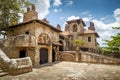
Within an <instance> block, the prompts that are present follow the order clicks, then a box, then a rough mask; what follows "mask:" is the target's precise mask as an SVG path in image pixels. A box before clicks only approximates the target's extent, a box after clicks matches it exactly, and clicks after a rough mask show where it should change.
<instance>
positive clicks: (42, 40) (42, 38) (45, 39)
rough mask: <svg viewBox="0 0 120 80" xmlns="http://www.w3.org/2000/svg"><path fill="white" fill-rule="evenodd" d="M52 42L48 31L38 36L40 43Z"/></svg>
mask: <svg viewBox="0 0 120 80" xmlns="http://www.w3.org/2000/svg"><path fill="white" fill-rule="evenodd" d="M50 43H51V40H50V37H49V36H48V35H47V34H46V33H41V34H40V35H39V37H38V44H47V45H49V44H50Z"/></svg>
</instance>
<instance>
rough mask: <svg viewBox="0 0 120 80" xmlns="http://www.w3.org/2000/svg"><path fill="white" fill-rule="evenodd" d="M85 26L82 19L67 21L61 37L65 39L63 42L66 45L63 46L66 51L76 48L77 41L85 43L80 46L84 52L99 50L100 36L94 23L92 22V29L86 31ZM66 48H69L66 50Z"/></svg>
mask: <svg viewBox="0 0 120 80" xmlns="http://www.w3.org/2000/svg"><path fill="white" fill-rule="evenodd" d="M85 26H86V25H85V23H84V21H83V20H82V19H76V20H70V21H67V24H66V26H65V31H63V32H62V33H61V36H62V37H64V39H61V42H62V43H66V44H63V45H64V46H63V47H64V49H65V50H72V49H74V48H75V46H76V45H75V43H74V40H75V39H78V40H83V41H84V45H83V46H80V47H81V48H83V49H84V50H85V49H86V50H89V49H97V48H98V43H97V37H99V35H98V34H97V32H96V31H95V27H94V23H93V22H90V27H89V28H88V29H85V28H84V27H85ZM66 38H67V39H66ZM66 46H69V47H67V48H66Z"/></svg>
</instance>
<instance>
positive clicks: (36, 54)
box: [34, 47, 40, 66]
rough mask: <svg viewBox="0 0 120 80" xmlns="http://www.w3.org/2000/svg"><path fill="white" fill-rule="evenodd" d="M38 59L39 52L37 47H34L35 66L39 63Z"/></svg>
mask: <svg viewBox="0 0 120 80" xmlns="http://www.w3.org/2000/svg"><path fill="white" fill-rule="evenodd" d="M39 60H40V52H39V48H38V47H36V48H35V64H34V65H35V66H38V65H40V64H39Z"/></svg>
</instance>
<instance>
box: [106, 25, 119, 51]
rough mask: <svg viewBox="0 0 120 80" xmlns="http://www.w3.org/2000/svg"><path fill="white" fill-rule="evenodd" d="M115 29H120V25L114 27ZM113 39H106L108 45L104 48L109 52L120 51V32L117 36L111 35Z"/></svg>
mask: <svg viewBox="0 0 120 80" xmlns="http://www.w3.org/2000/svg"><path fill="white" fill-rule="evenodd" d="M113 29H120V27H113ZM111 38H112V39H111V40H105V42H106V44H107V45H108V47H106V48H104V50H105V51H107V52H114V53H120V33H118V34H117V35H116V36H111Z"/></svg>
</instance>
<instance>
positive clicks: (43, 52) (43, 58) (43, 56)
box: [39, 48, 48, 64]
mask: <svg viewBox="0 0 120 80" xmlns="http://www.w3.org/2000/svg"><path fill="white" fill-rule="evenodd" d="M39 63H40V64H44V63H48V49H46V48H41V49H40V62H39Z"/></svg>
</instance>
